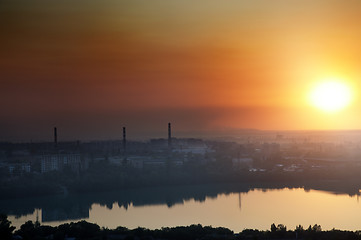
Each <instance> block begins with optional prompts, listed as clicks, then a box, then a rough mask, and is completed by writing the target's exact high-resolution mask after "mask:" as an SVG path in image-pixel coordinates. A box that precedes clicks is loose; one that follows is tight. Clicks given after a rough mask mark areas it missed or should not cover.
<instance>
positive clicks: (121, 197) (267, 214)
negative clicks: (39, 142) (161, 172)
mask: <svg viewBox="0 0 361 240" xmlns="http://www.w3.org/2000/svg"><path fill="white" fill-rule="evenodd" d="M0 206H1V207H0V210H1V211H2V212H5V213H6V214H8V216H9V220H10V221H11V222H12V224H13V225H14V226H16V227H17V229H18V228H19V227H20V225H21V224H23V223H25V222H26V221H28V220H32V221H36V220H37V219H38V221H39V222H40V223H41V224H43V225H51V226H57V225H59V224H62V223H67V222H71V221H78V220H86V221H88V222H92V223H97V224H98V225H99V226H101V227H107V228H116V227H117V226H124V227H127V228H131V229H132V228H136V227H138V226H140V227H145V228H150V229H156V228H161V227H173V226H186V225H190V224H202V225H211V226H213V227H218V226H222V227H226V228H229V229H231V230H233V231H235V232H239V231H242V230H243V229H248V228H252V229H260V230H266V229H270V225H271V224H272V223H275V224H276V225H277V224H284V225H286V226H287V227H288V229H294V228H295V227H296V225H299V224H301V225H302V226H304V227H305V228H307V227H308V226H309V225H314V224H319V225H321V227H322V229H324V230H328V229H332V228H336V229H342V230H360V229H361V222H360V221H359V219H360V214H361V203H360V202H359V195H357V194H356V195H353V196H351V195H349V194H337V193H334V192H326V191H320V190H312V189H311V190H305V189H304V188H269V189H264V188H245V187H244V186H243V187H239V186H238V187H234V186H228V185H216V186H215V185H199V186H192V187H190V186H183V187H159V188H149V189H133V190H124V191H117V192H108V193H96V194H76V195H67V196H49V197H38V198H29V199H16V200H2V201H0Z"/></svg>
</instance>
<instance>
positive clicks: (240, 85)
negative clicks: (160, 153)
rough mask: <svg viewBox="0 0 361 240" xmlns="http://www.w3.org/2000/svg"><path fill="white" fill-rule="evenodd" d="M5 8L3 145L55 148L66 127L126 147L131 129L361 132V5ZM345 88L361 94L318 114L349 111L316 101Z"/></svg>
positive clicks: (1, 20)
mask: <svg viewBox="0 0 361 240" xmlns="http://www.w3.org/2000/svg"><path fill="white" fill-rule="evenodd" d="M0 6H1V7H0V29H1V38H0V43H1V44H0V51H1V53H2V54H1V56H0V83H1V89H0V101H1V109H2V111H1V112H0V136H1V137H0V138H1V139H0V140H16V139H18V140H25V141H27V140H31V139H33V140H37V139H48V136H51V130H49V129H51V128H52V127H54V126H57V127H59V129H62V134H63V136H64V137H65V138H66V139H89V138H91V139H99V138H100V139H107V138H114V137H115V136H117V134H116V133H117V132H120V131H121V127H123V126H127V127H128V128H129V129H135V130H136V131H135V130H134V134H135V135H136V134H137V135H141V133H143V134H144V135H146V136H147V135H148V134H150V135H151V136H155V137H156V136H157V134H159V135H158V136H162V134H161V133H162V132H163V130H164V125H166V124H167V122H172V123H174V124H175V126H176V128H175V129H177V131H187V132H188V131H189V132H197V131H201V132H210V131H211V132H212V131H219V130H222V129H249V128H252V129H264V130H279V129H285V130H307V129H315V130H325V129H329V130H332V129H360V128H361V124H360V122H359V120H358V119H360V118H361V110H360V109H361V105H360V101H359V92H360V91H359V87H360V85H359V84H360V81H359V79H360V78H361V72H360V68H359V60H358V59H359V57H358V56H360V54H361V47H360V44H359V42H360V40H361V30H360V29H361V28H360V26H358V24H357V23H358V22H361V17H360V14H359V11H358V9H360V7H361V3H360V2H359V1H348V2H347V4H345V3H344V1H340V0H332V1H329V0H327V1H326V0H321V1H317V2H314V1H310V0H307V1H302V2H290V1H286V0H280V1H267V0H259V1H227V2H219V1H207V2H203V1H200V2H193V1H171V2H170V1H163V0H157V1H151V2H149V1H134V0H132V1H106V2H104V1H82V0H81V1H77V2H76V3H73V2H70V1H66V0H61V1H56V2H53V1H51V2H49V1H43V0H39V1H35V2H32V3H29V2H28V1H24V0H20V1H16V2H14V1H11V2H10V1H7V2H4V1H3V2H1V3H0ZM333 79H337V80H338V81H339V82H341V83H342V84H344V85H345V86H347V87H349V88H350V89H351V92H350V93H346V95H345V96H343V98H344V99H341V100H340V101H341V103H342V101H346V103H347V104H346V103H345V106H342V107H340V108H339V109H338V110H337V111H334V112H327V111H324V110H325V109H318V108H317V105H320V104H321V107H322V104H326V105H327V104H329V105H330V106H326V107H325V106H323V108H326V110H327V108H329V107H331V108H337V107H338V104H340V102H337V101H338V100H337V99H338V98H339V97H338V95H337V94H333V95H332V94H331V103H328V101H329V100H328V99H326V100H325V99H323V97H324V96H323V95H322V94H321V95H320V96H318V97H321V99H318V100H317V99H316V100H315V101H316V102H313V103H310V100H309V95H310V94H311V92H312V89H313V88H314V87H315V85H317V84H318V83H319V82H322V81H326V82H327V81H331V80H333ZM336 91H337V89H336ZM321 93H322V91H321ZM326 97H328V98H329V97H330V94H329V95H328V96H326ZM332 97H334V98H333V99H332ZM333 100H335V101H336V102H333ZM348 101H349V102H348ZM136 132H137V133H136Z"/></svg>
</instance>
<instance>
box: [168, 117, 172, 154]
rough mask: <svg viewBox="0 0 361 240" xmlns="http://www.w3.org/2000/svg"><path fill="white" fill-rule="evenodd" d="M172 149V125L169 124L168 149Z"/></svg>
mask: <svg viewBox="0 0 361 240" xmlns="http://www.w3.org/2000/svg"><path fill="white" fill-rule="evenodd" d="M171 147H172V127H171V124H170V123H168V148H169V149H170V148H171Z"/></svg>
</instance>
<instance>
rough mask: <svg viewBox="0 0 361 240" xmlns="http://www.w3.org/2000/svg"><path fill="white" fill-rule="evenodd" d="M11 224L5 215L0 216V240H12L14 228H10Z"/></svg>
mask: <svg viewBox="0 0 361 240" xmlns="http://www.w3.org/2000/svg"><path fill="white" fill-rule="evenodd" d="M10 225H11V222H10V221H9V220H8V217H7V216H6V215H5V214H0V239H4V240H8V239H11V238H12V232H13V231H14V229H15V227H13V226H10Z"/></svg>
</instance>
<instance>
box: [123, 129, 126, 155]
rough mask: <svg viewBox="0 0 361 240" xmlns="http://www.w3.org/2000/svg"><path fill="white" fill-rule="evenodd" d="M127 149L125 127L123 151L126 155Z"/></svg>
mask: <svg viewBox="0 0 361 240" xmlns="http://www.w3.org/2000/svg"><path fill="white" fill-rule="evenodd" d="M126 148H127V139H126V132H125V127H123V151H124V154H125V151H126Z"/></svg>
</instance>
